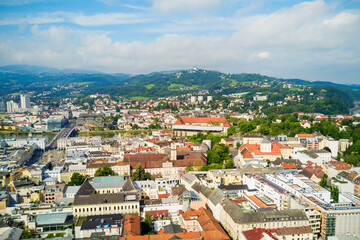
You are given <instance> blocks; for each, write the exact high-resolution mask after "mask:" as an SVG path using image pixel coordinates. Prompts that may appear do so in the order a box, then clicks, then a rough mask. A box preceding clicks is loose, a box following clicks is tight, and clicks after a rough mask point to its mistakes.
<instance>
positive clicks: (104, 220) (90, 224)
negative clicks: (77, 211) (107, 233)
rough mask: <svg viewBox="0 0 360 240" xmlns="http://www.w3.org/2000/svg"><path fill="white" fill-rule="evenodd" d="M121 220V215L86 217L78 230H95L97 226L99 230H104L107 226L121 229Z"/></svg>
mask: <svg viewBox="0 0 360 240" xmlns="http://www.w3.org/2000/svg"><path fill="white" fill-rule="evenodd" d="M122 219H123V217H122V215H121V214H107V215H95V216H88V217H87V218H86V220H85V221H83V222H82V223H81V228H80V230H90V229H96V228H98V227H99V226H101V228H106V227H107V225H109V226H111V227H112V226H114V225H116V226H117V227H121V225H122Z"/></svg>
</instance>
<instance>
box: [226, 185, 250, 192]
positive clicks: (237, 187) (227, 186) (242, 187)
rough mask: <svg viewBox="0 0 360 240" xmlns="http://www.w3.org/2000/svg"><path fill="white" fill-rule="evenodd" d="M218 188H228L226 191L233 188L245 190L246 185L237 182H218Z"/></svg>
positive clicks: (233, 189)
mask: <svg viewBox="0 0 360 240" xmlns="http://www.w3.org/2000/svg"><path fill="white" fill-rule="evenodd" d="M219 188H220V189H224V190H228V191H235V190H247V189H248V186H247V185H246V184H237V185H232V184H229V185H224V184H220V186H219Z"/></svg>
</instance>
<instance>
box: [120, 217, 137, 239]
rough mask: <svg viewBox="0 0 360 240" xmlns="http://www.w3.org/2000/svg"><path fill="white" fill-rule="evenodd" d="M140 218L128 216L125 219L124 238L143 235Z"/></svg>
mask: <svg viewBox="0 0 360 240" xmlns="http://www.w3.org/2000/svg"><path fill="white" fill-rule="evenodd" d="M140 220H141V219H140V216H132V215H126V216H125V219H124V229H123V235H124V236H139V235H140V234H141V229H140V227H141V224H140Z"/></svg>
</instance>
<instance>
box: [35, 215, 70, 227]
mask: <svg viewBox="0 0 360 240" xmlns="http://www.w3.org/2000/svg"><path fill="white" fill-rule="evenodd" d="M68 218H69V213H66V212H64V213H48V214H40V215H38V216H37V218H36V224H37V225H38V226H40V225H53V224H64V223H66V222H67V221H68Z"/></svg>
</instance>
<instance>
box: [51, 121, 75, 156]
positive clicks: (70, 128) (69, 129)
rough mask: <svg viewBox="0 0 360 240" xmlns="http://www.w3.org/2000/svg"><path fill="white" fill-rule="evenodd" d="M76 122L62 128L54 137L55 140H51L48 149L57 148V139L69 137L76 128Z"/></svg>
mask: <svg viewBox="0 0 360 240" xmlns="http://www.w3.org/2000/svg"><path fill="white" fill-rule="evenodd" d="M75 126H76V125H75V124H74V123H72V124H71V125H70V126H68V127H67V128H64V129H63V130H61V131H60V132H59V133H58V134H57V135H56V136H55V137H54V138H53V140H51V142H50V143H49V145H48V146H47V149H49V150H51V149H56V147H57V140H59V139H60V138H68V137H69V136H70V135H71V134H72V133H73V132H74V130H75Z"/></svg>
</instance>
